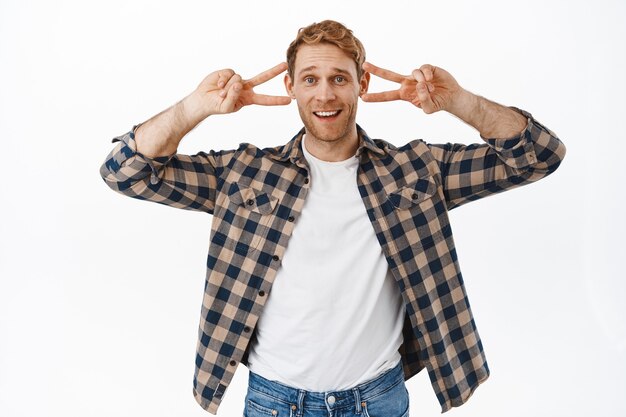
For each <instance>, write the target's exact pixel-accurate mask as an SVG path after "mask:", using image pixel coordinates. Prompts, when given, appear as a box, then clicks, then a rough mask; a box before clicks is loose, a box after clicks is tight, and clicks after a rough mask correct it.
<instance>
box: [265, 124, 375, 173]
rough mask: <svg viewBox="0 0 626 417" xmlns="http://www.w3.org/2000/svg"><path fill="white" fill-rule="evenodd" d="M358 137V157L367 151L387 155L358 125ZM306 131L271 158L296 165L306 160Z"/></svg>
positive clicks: (301, 131) (299, 133)
mask: <svg viewBox="0 0 626 417" xmlns="http://www.w3.org/2000/svg"><path fill="white" fill-rule="evenodd" d="M356 130H357V135H358V136H359V147H358V148H357V150H356V155H355V156H356V157H357V158H359V157H360V156H361V154H362V153H363V152H364V151H365V150H366V149H367V150H369V151H370V152H372V153H374V154H376V155H380V156H382V155H385V151H384V150H383V149H381V148H379V147H378V146H377V145H376V143H375V142H374V141H373V140H372V139H371V138H370V137H369V136H368V135H367V133H365V130H363V129H362V128H361V126H359V125H358V124H357V125H356ZM304 133H305V129H304V128H302V129H301V130H300V132H298V134H296V136H294V137H293V138H292V139H291V140H290V141H289V142H288V143H287V144H285V145H283V146H282V147H279V148H278V149H277V150H276V153H274V154H270V155H269V156H270V158H272V159H276V160H279V161H286V160H288V159H289V160H291V162H293V163H296V162H297V161H299V160H302V159H304V154H303V153H302V136H304Z"/></svg>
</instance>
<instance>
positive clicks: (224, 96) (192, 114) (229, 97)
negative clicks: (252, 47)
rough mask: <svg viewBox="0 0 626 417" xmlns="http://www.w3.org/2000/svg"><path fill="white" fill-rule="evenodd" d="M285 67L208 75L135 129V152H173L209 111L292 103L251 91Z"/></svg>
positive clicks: (229, 110) (224, 111)
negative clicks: (244, 73)
mask: <svg viewBox="0 0 626 417" xmlns="http://www.w3.org/2000/svg"><path fill="white" fill-rule="evenodd" d="M285 70H287V64H286V63H284V62H283V63H281V64H278V65H276V66H275V67H274V68H271V69H269V70H267V71H263V72H262V73H260V74H259V75H257V76H256V77H252V78H250V79H249V80H245V81H244V80H242V79H241V76H240V75H238V74H235V72H234V71H233V70H230V69H225V70H220V71H215V72H213V73H211V74H209V75H207V77H206V78H205V79H204V80H202V82H201V83H200V85H198V87H197V88H196V89H195V90H194V91H193V92H192V93H191V94H189V95H188V96H187V97H185V98H184V99H182V100H181V101H179V102H178V103H176V104H175V105H173V106H171V107H170V108H169V109H167V110H164V111H162V112H161V113H159V114H157V115H156V116H154V117H152V118H151V119H149V120H147V121H146V122H144V123H142V124H141V125H140V126H139V127H138V128H137V130H136V132H135V142H136V143H137V151H138V152H140V153H142V154H143V155H144V156H148V157H152V158H154V157H157V156H167V155H172V154H173V153H175V152H176V149H177V148H178V144H179V143H180V141H181V140H182V139H183V137H184V136H185V135H186V134H187V133H189V131H191V130H192V129H193V128H194V127H195V126H196V125H197V124H198V123H200V122H201V121H203V120H204V119H206V118H207V117H208V116H210V115H212V114H225V113H233V112H236V111H238V110H240V109H241V108H242V107H244V106H248V105H250V104H259V105H262V106H284V105H287V104H289V103H291V98H290V97H281V96H267V95H263V94H257V93H255V92H254V90H253V88H254V87H256V86H257V85H259V84H263V83H264V82H266V81H268V80H271V79H272V78H274V77H276V76H277V75H279V74H281V73H282V72H285Z"/></svg>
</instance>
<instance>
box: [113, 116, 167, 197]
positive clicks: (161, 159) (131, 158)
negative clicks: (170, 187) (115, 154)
mask: <svg viewBox="0 0 626 417" xmlns="http://www.w3.org/2000/svg"><path fill="white" fill-rule="evenodd" d="M139 126H141V123H140V124H138V125H135V126H133V128H132V129H131V130H130V131H129V132H127V133H125V134H123V135H121V136H116V137H114V138H113V140H111V142H112V143H117V142H122V146H121V148H120V151H119V154H121V155H123V156H124V158H123V159H120V160H118V161H117V163H118V169H119V168H121V167H122V166H126V167H129V168H130V169H131V170H132V171H135V172H141V171H143V172H145V171H146V167H148V170H149V172H150V184H153V185H154V184H157V183H158V182H159V181H160V177H161V174H162V173H163V169H164V168H165V166H166V165H167V164H168V162H169V161H170V160H171V159H172V158H173V157H174V155H175V154H172V155H168V156H157V157H154V158H151V157H148V156H145V155H143V154H142V153H141V152H138V151H137V143H136V142H135V132H136V131H137V128H138V127H139Z"/></svg>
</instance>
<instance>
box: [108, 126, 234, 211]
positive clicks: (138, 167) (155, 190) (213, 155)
mask: <svg viewBox="0 0 626 417" xmlns="http://www.w3.org/2000/svg"><path fill="white" fill-rule="evenodd" d="M137 127H139V125H136V126H134V127H133V129H132V130H131V131H130V132H128V133H126V134H124V135H122V136H118V137H116V138H114V139H113V141H112V142H113V143H116V145H115V147H114V148H113V150H112V151H111V152H110V153H109V155H108V156H107V157H106V159H105V161H104V163H103V164H102V166H101V167H100V175H101V176H102V179H103V180H104V182H105V183H106V184H107V185H108V186H109V187H110V188H111V189H113V190H114V191H117V192H119V193H121V194H124V195H126V196H129V197H133V198H137V199H140V200H148V201H153V202H156V203H159V204H165V205H168V206H172V207H176V208H182V209H186V210H197V211H204V212H207V213H210V214H212V213H213V210H214V208H215V195H216V188H217V186H218V178H219V176H220V175H221V172H222V171H223V169H224V166H225V164H227V163H228V161H229V160H230V159H231V158H232V155H233V154H234V152H235V151H219V152H215V151H210V152H208V153H205V152H200V153H198V154H196V155H182V154H174V155H169V156H162V157H156V158H149V157H147V156H144V155H142V154H141V153H140V152H137V144H136V142H135V131H136V129H137Z"/></svg>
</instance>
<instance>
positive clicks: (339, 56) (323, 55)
mask: <svg viewBox="0 0 626 417" xmlns="http://www.w3.org/2000/svg"><path fill="white" fill-rule="evenodd" d="M304 69H309V70H310V69H316V70H320V71H322V70H326V71H329V70H337V69H339V70H341V71H345V72H350V73H354V74H356V63H355V62H354V60H353V59H352V57H351V56H350V55H348V54H347V53H346V52H344V51H342V50H341V49H340V48H339V47H337V46H335V45H331V44H328V43H320V44H317V45H302V46H300V47H299V48H298V52H297V54H296V61H295V64H294V72H295V73H296V74H298V73H299V72H300V71H302V70H304Z"/></svg>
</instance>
